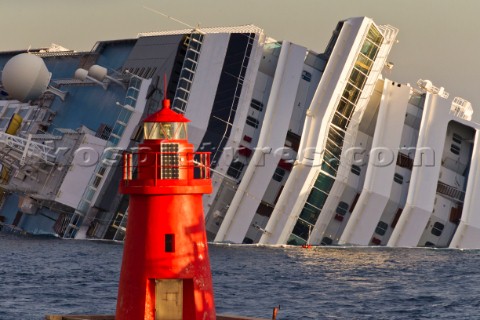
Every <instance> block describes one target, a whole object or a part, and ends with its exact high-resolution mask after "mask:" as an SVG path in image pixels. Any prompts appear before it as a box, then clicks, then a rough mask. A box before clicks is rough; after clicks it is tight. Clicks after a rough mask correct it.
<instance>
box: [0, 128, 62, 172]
mask: <svg viewBox="0 0 480 320" xmlns="http://www.w3.org/2000/svg"><path fill="white" fill-rule="evenodd" d="M0 145H4V146H8V147H10V148H11V149H13V150H15V151H17V152H18V153H20V166H23V165H24V164H25V162H26V161H27V158H30V157H35V158H37V159H40V160H42V161H43V162H45V163H47V164H53V162H54V160H55V155H54V154H53V148H52V147H51V146H48V145H46V144H43V143H38V142H35V141H32V137H31V136H30V135H29V137H28V138H27V139H25V138H20V137H17V136H13V135H10V134H7V133H5V132H0ZM0 150H1V151H0V153H3V152H8V151H7V148H5V147H2V148H1V149H0Z"/></svg>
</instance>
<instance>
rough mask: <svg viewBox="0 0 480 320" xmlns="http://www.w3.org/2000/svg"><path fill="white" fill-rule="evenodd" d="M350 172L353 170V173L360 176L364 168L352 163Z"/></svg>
mask: <svg viewBox="0 0 480 320" xmlns="http://www.w3.org/2000/svg"><path fill="white" fill-rule="evenodd" d="M350 172H352V173H353V174H355V175H357V176H359V175H360V172H362V169H361V168H360V167H359V166H356V165H352V169H350Z"/></svg>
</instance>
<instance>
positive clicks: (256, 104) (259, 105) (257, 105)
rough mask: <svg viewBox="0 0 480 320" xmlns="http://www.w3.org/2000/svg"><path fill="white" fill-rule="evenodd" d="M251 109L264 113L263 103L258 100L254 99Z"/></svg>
mask: <svg viewBox="0 0 480 320" xmlns="http://www.w3.org/2000/svg"><path fill="white" fill-rule="evenodd" d="M250 107H252V108H253V109H255V110H258V111H263V103H261V102H260V101H258V100H256V99H252V102H251V103H250Z"/></svg>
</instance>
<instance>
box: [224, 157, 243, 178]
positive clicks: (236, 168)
mask: <svg viewBox="0 0 480 320" xmlns="http://www.w3.org/2000/svg"><path fill="white" fill-rule="evenodd" d="M244 166H245V165H244V164H243V163H241V162H240V161H233V162H232V163H231V164H230V167H228V170H227V175H229V176H230V177H232V178H235V179H238V178H240V175H241V174H242V170H243V167H244Z"/></svg>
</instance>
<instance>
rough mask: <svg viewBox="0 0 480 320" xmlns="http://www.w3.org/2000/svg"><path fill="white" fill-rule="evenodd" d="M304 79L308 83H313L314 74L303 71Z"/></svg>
mask: <svg viewBox="0 0 480 320" xmlns="http://www.w3.org/2000/svg"><path fill="white" fill-rule="evenodd" d="M302 79H303V80H305V81H307V82H310V81H312V74H311V73H310V72H308V71H305V70H303V71H302Z"/></svg>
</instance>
